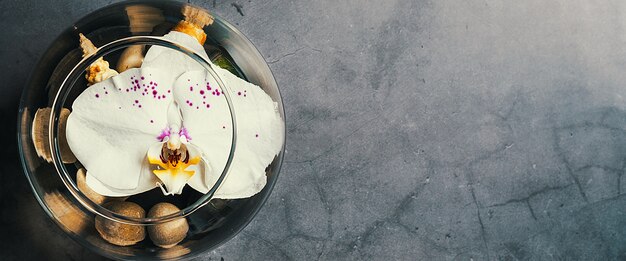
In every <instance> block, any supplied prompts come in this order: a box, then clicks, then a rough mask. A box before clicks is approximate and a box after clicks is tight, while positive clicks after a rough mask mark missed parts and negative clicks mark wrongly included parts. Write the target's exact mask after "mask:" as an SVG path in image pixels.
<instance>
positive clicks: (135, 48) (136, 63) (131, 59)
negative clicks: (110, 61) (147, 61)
mask: <svg viewBox="0 0 626 261" xmlns="http://www.w3.org/2000/svg"><path fill="white" fill-rule="evenodd" d="M143 48H144V46H143V45H132V46H129V47H128V48H126V50H124V52H122V55H120V59H119V60H118V62H117V71H118V72H119V73H121V72H123V71H126V70H128V69H131V68H139V67H141V64H142V63H143Z"/></svg>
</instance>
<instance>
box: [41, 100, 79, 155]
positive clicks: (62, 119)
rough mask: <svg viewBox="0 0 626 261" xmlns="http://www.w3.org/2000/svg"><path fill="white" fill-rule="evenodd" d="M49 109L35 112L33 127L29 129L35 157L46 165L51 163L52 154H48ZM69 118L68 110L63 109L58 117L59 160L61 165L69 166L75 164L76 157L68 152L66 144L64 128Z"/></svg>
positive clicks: (68, 148)
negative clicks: (41, 159) (45, 162)
mask: <svg viewBox="0 0 626 261" xmlns="http://www.w3.org/2000/svg"><path fill="white" fill-rule="evenodd" d="M51 111H52V109H51V108H49V107H47V108H41V109H38V110H37V112H35V118H34V119H33V125H32V127H31V137H32V139H33V144H34V145H35V150H36V151H37V155H39V157H42V158H43V159H45V160H46V161H47V162H48V163H51V162H52V154H51V153H50V143H49V140H48V132H49V130H50V128H49V126H48V123H49V121H50V112H51ZM69 116H70V110H68V109H66V108H63V109H61V113H60V115H59V132H58V136H59V149H60V151H61V159H62V161H63V163H66V164H71V163H74V162H76V156H74V154H73V153H72V151H71V150H70V146H69V145H68V144H67V138H66V136H65V126H66V124H67V117H69Z"/></svg>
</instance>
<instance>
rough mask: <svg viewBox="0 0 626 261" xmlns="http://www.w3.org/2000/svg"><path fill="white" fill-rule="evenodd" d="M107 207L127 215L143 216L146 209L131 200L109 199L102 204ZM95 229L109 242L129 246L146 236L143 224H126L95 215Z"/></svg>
mask: <svg viewBox="0 0 626 261" xmlns="http://www.w3.org/2000/svg"><path fill="white" fill-rule="evenodd" d="M103 206H104V207H106V208H107V209H109V210H111V211H113V212H115V213H117V214H121V215H124V216H127V217H134V218H144V217H145V215H146V211H145V210H143V208H141V207H140V206H139V205H137V204H135V203H133V202H125V201H111V202H107V203H105V204H104V205H103ZM96 230H97V231H98V233H99V234H100V236H101V237H102V238H103V239H104V240H106V241H108V242H109V243H111V244H114V245H118V246H130V245H134V244H136V243H137V242H139V241H141V240H143V239H144V238H146V229H145V227H144V226H139V225H128V224H123V223H120V222H116V221H111V220H108V219H106V218H103V217H101V216H96Z"/></svg>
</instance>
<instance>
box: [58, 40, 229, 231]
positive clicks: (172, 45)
mask: <svg viewBox="0 0 626 261" xmlns="http://www.w3.org/2000/svg"><path fill="white" fill-rule="evenodd" d="M131 45H151V46H161V47H165V48H169V49H173V50H175V51H178V52H181V53H184V54H185V55H187V56H189V57H191V58H192V59H194V60H195V61H196V62H198V63H199V64H200V65H202V66H203V67H204V69H205V70H207V71H208V72H209V73H210V74H211V76H212V77H213V78H215V80H216V81H217V84H218V85H219V87H220V88H221V89H222V90H223V94H224V98H225V99H226V102H227V104H228V109H229V112H230V115H231V117H230V118H231V124H232V131H231V133H232V138H231V148H230V151H229V155H228V160H227V161H226V165H225V166H224V169H223V170H222V173H221V174H220V176H219V178H218V179H217V181H216V183H215V184H214V185H213V187H211V188H210V189H209V191H208V192H207V193H205V195H203V196H202V197H200V198H199V199H198V200H196V201H195V202H194V203H192V204H189V205H188V206H186V207H185V208H183V209H181V210H180V211H178V212H175V213H172V214H168V215H165V216H161V217H156V218H133V217H128V216H124V215H120V214H118V213H115V212H113V211H110V210H108V209H107V208H105V207H103V206H101V205H98V204H96V203H95V202H93V201H92V200H90V199H89V198H88V197H87V196H86V195H85V194H83V192H82V191H80V189H78V187H77V185H76V183H75V182H74V181H73V180H72V178H71V177H70V174H69V172H68V170H67V168H66V167H65V164H63V161H62V158H61V151H60V146H59V138H58V137H57V134H58V133H59V119H60V117H59V116H60V112H61V109H62V108H63V104H64V103H65V101H66V99H67V96H68V94H69V91H70V90H71V89H72V88H73V87H74V85H75V83H76V81H78V79H80V77H82V75H83V72H84V71H85V70H86V69H87V68H88V66H89V65H91V64H92V63H93V62H95V61H96V60H97V59H99V58H101V57H103V56H105V55H107V54H110V53H112V52H115V51H117V50H120V49H123V48H126V47H128V46H131ZM51 108H52V110H51V111H50V121H49V123H48V124H49V125H48V126H52V128H49V133H48V134H49V135H48V139H49V144H50V151H51V154H52V159H53V161H52V162H53V165H54V168H55V169H56V172H57V174H58V175H59V177H60V178H61V180H62V182H63V184H64V185H65V187H66V188H67V189H68V190H69V192H70V194H71V195H72V196H73V197H74V199H76V200H77V201H78V202H79V203H80V204H81V205H82V206H83V207H85V208H86V209H87V210H88V211H89V212H91V213H93V214H96V215H98V216H100V217H103V218H106V219H108V220H111V221H116V222H120V223H124V224H129V225H156V224H161V223H166V222H169V221H172V220H175V219H179V218H184V217H186V216H188V215H190V214H192V213H193V212H195V211H196V210H198V209H200V208H202V207H204V206H205V205H206V204H208V203H209V202H210V200H211V199H212V198H213V195H214V194H215V192H216V191H217V189H218V188H219V187H220V186H221V184H222V183H223V181H224V179H225V178H226V175H227V174H228V171H229V170H230V165H231V163H232V160H233V156H234V153H235V149H236V143H237V135H236V134H237V122H236V118H235V111H234V107H233V104H232V100H231V97H230V89H229V88H228V87H227V86H226V85H225V84H224V83H223V81H222V79H221V77H219V75H218V74H217V73H216V72H215V70H214V69H213V67H212V64H211V63H210V62H209V61H208V60H207V59H205V58H204V57H202V56H201V55H200V54H198V53H196V52H195V51H193V50H191V49H189V48H187V47H185V46H183V45H181V44H179V43H177V42H175V41H172V40H169V39H165V38H163V37H161V36H129V37H125V38H121V39H118V40H115V41H112V42H109V43H107V44H105V45H102V46H101V47H99V48H97V51H96V52H95V53H93V54H91V55H87V56H85V57H83V58H82V60H81V61H80V62H78V64H77V65H76V66H74V68H72V70H71V71H70V73H68V75H67V76H66V77H65V79H64V80H63V83H62V84H61V87H60V88H59V90H58V91H57V92H56V94H55V97H54V101H53V103H52V107H51Z"/></svg>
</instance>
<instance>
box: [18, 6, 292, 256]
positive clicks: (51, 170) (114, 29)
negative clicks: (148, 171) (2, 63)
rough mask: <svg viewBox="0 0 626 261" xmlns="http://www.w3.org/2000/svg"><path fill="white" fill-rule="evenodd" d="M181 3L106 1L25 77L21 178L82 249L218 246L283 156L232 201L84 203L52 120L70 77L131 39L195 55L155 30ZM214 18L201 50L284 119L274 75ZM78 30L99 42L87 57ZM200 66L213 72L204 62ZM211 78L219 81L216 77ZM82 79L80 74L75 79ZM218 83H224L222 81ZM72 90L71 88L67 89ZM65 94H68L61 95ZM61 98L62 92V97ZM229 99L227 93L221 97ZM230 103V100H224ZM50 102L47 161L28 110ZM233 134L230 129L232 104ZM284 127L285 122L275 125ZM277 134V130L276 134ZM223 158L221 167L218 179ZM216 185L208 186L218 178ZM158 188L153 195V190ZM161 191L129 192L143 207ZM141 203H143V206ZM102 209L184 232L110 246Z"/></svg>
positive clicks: (174, 17) (165, 28) (251, 211)
mask: <svg viewBox="0 0 626 261" xmlns="http://www.w3.org/2000/svg"><path fill="white" fill-rule="evenodd" d="M183 8H186V9H187V10H189V9H198V10H201V9H199V8H197V7H194V6H190V5H187V4H183V3H178V2H152V1H130V2H123V3H118V4H114V5H110V6H107V7H105V8H102V9H100V10H97V11H95V12H93V13H91V14H89V15H87V16H86V17H84V18H83V19H81V20H79V21H78V22H76V23H75V24H74V26H73V27H72V28H70V29H68V30H66V31H65V32H63V33H62V34H61V35H60V36H59V37H58V38H57V39H56V40H55V41H54V42H53V43H52V44H51V46H50V47H49V48H48V51H47V52H46V53H45V54H44V55H43V57H42V58H41V60H40V61H39V63H38V64H37V66H36V67H35V70H34V71H33V73H32V75H31V77H30V81H29V83H28V85H27V86H26V88H25V89H24V92H23V94H22V100H21V103H20V108H19V117H18V143H19V148H20V156H21V159H22V165H23V168H24V172H25V174H26V177H27V178H28V180H29V182H30V185H31V187H32V189H33V192H34V194H35V197H36V198H37V200H38V202H39V203H40V205H41V206H42V208H43V209H44V211H45V212H46V213H47V214H48V215H49V216H50V217H51V218H52V220H54V221H55V222H56V223H57V224H58V225H59V227H60V228H61V229H62V230H63V231H64V232H66V233H67V234H68V235H69V236H70V237H71V238H73V239H74V240H76V241H77V242H79V243H80V244H81V245H83V246H85V247H87V248H88V249H90V250H92V251H94V252H96V253H98V254H100V255H103V256H106V257H109V258H114V259H146V258H158V259H180V258H188V257H193V256H196V255H197V254H199V253H202V252H204V251H208V250H211V249H214V248H216V247H218V246H219V245H221V244H223V243H224V242H226V241H228V240H229V239H230V238H232V237H234V236H235V235H236V234H237V233H239V232H240V231H241V230H242V229H243V228H244V227H245V226H246V225H247V224H248V223H249V222H250V221H251V220H252V219H253V218H254V216H255V215H256V213H257V212H258V211H259V209H260V208H261V207H262V206H263V203H264V202H265V201H266V200H267V198H268V196H269V195H270V193H271V191H272V188H273V186H274V184H275V183H276V180H277V178H278V172H279V170H280V167H281V163H282V156H283V151H284V142H283V149H282V150H281V152H280V153H279V155H278V156H277V157H276V158H275V159H274V161H273V162H272V163H271V164H270V165H269V166H268V167H267V169H266V175H267V184H266V185H265V187H264V188H263V190H262V191H261V192H259V193H258V194H256V195H255V196H253V197H250V198H245V199H236V200H224V199H212V197H211V196H212V192H209V193H207V194H206V195H202V194H200V193H195V194H194V193H187V194H185V193H183V195H181V197H179V196H177V197H176V198H174V199H169V200H168V201H171V202H170V203H173V204H175V205H177V206H179V207H180V208H181V209H182V211H180V212H179V213H174V214H172V215H169V216H166V217H162V218H156V219H146V218H144V219H133V218H128V217H125V216H122V215H117V214H115V213H113V212H110V211H108V210H107V209H105V208H103V207H101V206H99V205H97V204H95V203H93V202H91V201H90V200H89V199H87V198H86V197H85V196H84V195H83V193H81V191H80V190H79V189H78V188H77V186H76V183H75V178H73V174H72V173H76V170H77V168H78V167H80V165H78V166H77V165H76V164H63V162H62V156H63V155H61V153H60V150H59V137H58V135H57V134H58V132H59V128H58V124H57V123H58V120H59V115H60V110H61V108H62V107H65V108H71V106H70V105H71V101H72V97H74V98H75V96H76V95H77V94H79V93H80V92H79V91H76V90H72V86H73V85H74V84H75V83H77V82H78V83H79V84H81V80H80V78H81V77H82V76H83V75H84V74H83V71H84V68H86V66H87V65H89V64H91V62H93V61H95V59H97V58H99V56H104V57H105V58H106V59H107V60H110V61H115V60H116V59H117V58H118V56H119V55H118V54H119V53H117V54H116V51H120V50H123V48H125V47H127V46H130V45H160V46H162V47H166V48H172V49H175V50H178V51H181V52H184V53H185V54H186V55H189V56H191V57H195V60H197V61H198V62H199V63H202V58H200V57H199V56H198V55H197V54H195V53H194V52H193V51H190V50H185V49H184V48H183V47H180V46H178V45H177V44H176V43H174V42H169V41H167V40H163V39H162V38H160V37H159V36H162V35H164V34H166V33H167V32H169V31H170V29H171V28H172V27H173V26H174V25H176V24H177V23H178V22H179V21H180V20H183V19H184V16H183V14H182V10H183ZM211 15H213V17H214V22H213V24H211V25H209V26H206V27H204V31H205V33H206V34H207V39H206V42H205V44H204V49H205V50H206V52H207V53H208V55H209V58H210V59H211V60H212V61H213V63H215V64H218V65H220V66H221V67H225V68H227V69H228V70H229V71H231V72H232V73H234V74H236V75H237V76H239V77H240V78H243V79H245V80H247V81H248V82H251V83H253V84H255V85H258V86H260V87H261V88H262V89H263V90H264V91H265V92H266V93H267V94H268V95H269V96H270V97H271V98H272V99H273V100H274V101H275V102H276V103H277V104H278V110H279V112H280V114H281V117H282V118H283V119H284V111H283V107H282V101H281V96H280V93H279V90H278V86H277V84H276V81H275V80H274V77H273V75H272V73H271V71H270V69H269V67H268V66H267V64H266V63H265V61H264V59H263V57H262V56H261V55H260V54H259V52H258V51H257V50H256V48H255V47H254V46H253V45H252V44H251V43H250V41H249V40H248V39H246V38H245V37H244V36H243V35H242V34H241V33H240V32H239V31H238V30H237V29H236V28H234V27H233V26H232V25H230V24H229V23H227V22H226V21H224V20H223V19H221V18H220V17H218V16H215V15H214V14H211ZM78 33H83V34H85V35H86V36H87V37H88V38H90V39H91V40H92V41H93V42H94V44H95V45H96V46H101V48H100V49H99V50H98V53H96V54H95V55H93V56H90V57H86V58H85V59H83V58H82V57H81V54H82V53H81V51H80V48H79V42H78ZM203 66H205V68H207V70H208V71H209V72H212V69H211V68H210V66H209V64H207V63H204V65H203ZM217 78H218V81H219V77H217ZM82 81H83V83H82V84H84V79H82ZM221 87H222V89H223V90H224V89H225V88H227V87H226V86H221ZM74 89H75V88H74ZM68 97H69V98H68ZM66 98H67V99H66ZM225 98H226V99H227V100H228V96H226V97H225ZM229 104H230V102H229ZM45 107H52V110H51V111H50V115H51V121H50V126H53V127H52V128H50V137H52V139H50V140H49V143H50V144H52V150H51V152H52V158H53V162H52V163H48V162H46V161H45V160H44V159H42V158H40V157H39V156H38V155H37V152H36V150H35V145H34V144H33V141H32V137H31V135H32V133H31V127H32V122H33V118H34V115H35V112H36V111H37V110H38V109H39V108H45ZM230 108H231V115H233V117H232V118H231V119H232V120H233V127H234V128H233V134H235V133H236V129H235V126H234V116H236V113H237V112H236V111H232V107H230ZM282 131H283V134H284V129H283V130H282ZM232 137H233V140H232V143H231V146H233V147H231V155H230V157H229V161H230V158H232V149H233V148H234V149H236V141H235V139H236V135H233V136H232ZM283 137H284V135H283ZM227 170H228V164H226V167H225V168H224V169H223V171H221V173H222V176H221V178H223V176H224V174H225V173H226V172H227ZM221 178H220V180H219V181H218V183H216V184H215V186H214V188H213V189H212V191H214V190H215V189H216V188H217V187H218V186H219V183H220V182H221ZM155 193H157V194H155ZM158 193H160V191H155V190H152V191H149V192H146V193H142V194H139V195H136V196H131V197H134V198H133V201H138V202H141V203H140V204H141V205H142V206H143V205H145V206H150V205H154V204H155V203H157V202H160V201H163V198H162V197H163V196H162V195H161V197H158ZM144 208H145V207H144ZM96 216H101V217H104V218H106V219H109V220H114V221H116V222H122V223H127V224H135V225H142V226H149V225H154V224H158V223H163V222H166V221H169V220H173V219H177V218H186V219H187V221H188V223H189V227H190V229H189V232H188V233H187V236H186V237H185V239H184V240H183V241H182V242H181V243H179V244H178V245H176V246H174V247H172V248H168V249H165V248H160V247H157V246H155V245H154V244H152V243H151V242H150V240H149V239H148V238H147V237H146V239H145V240H143V241H141V242H139V243H137V244H135V245H132V246H117V245H113V244H110V243H108V242H106V241H105V240H103V239H102V238H101V237H100V236H99V235H98V232H97V231H96V230H95V228H94V218H95V217H96Z"/></svg>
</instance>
